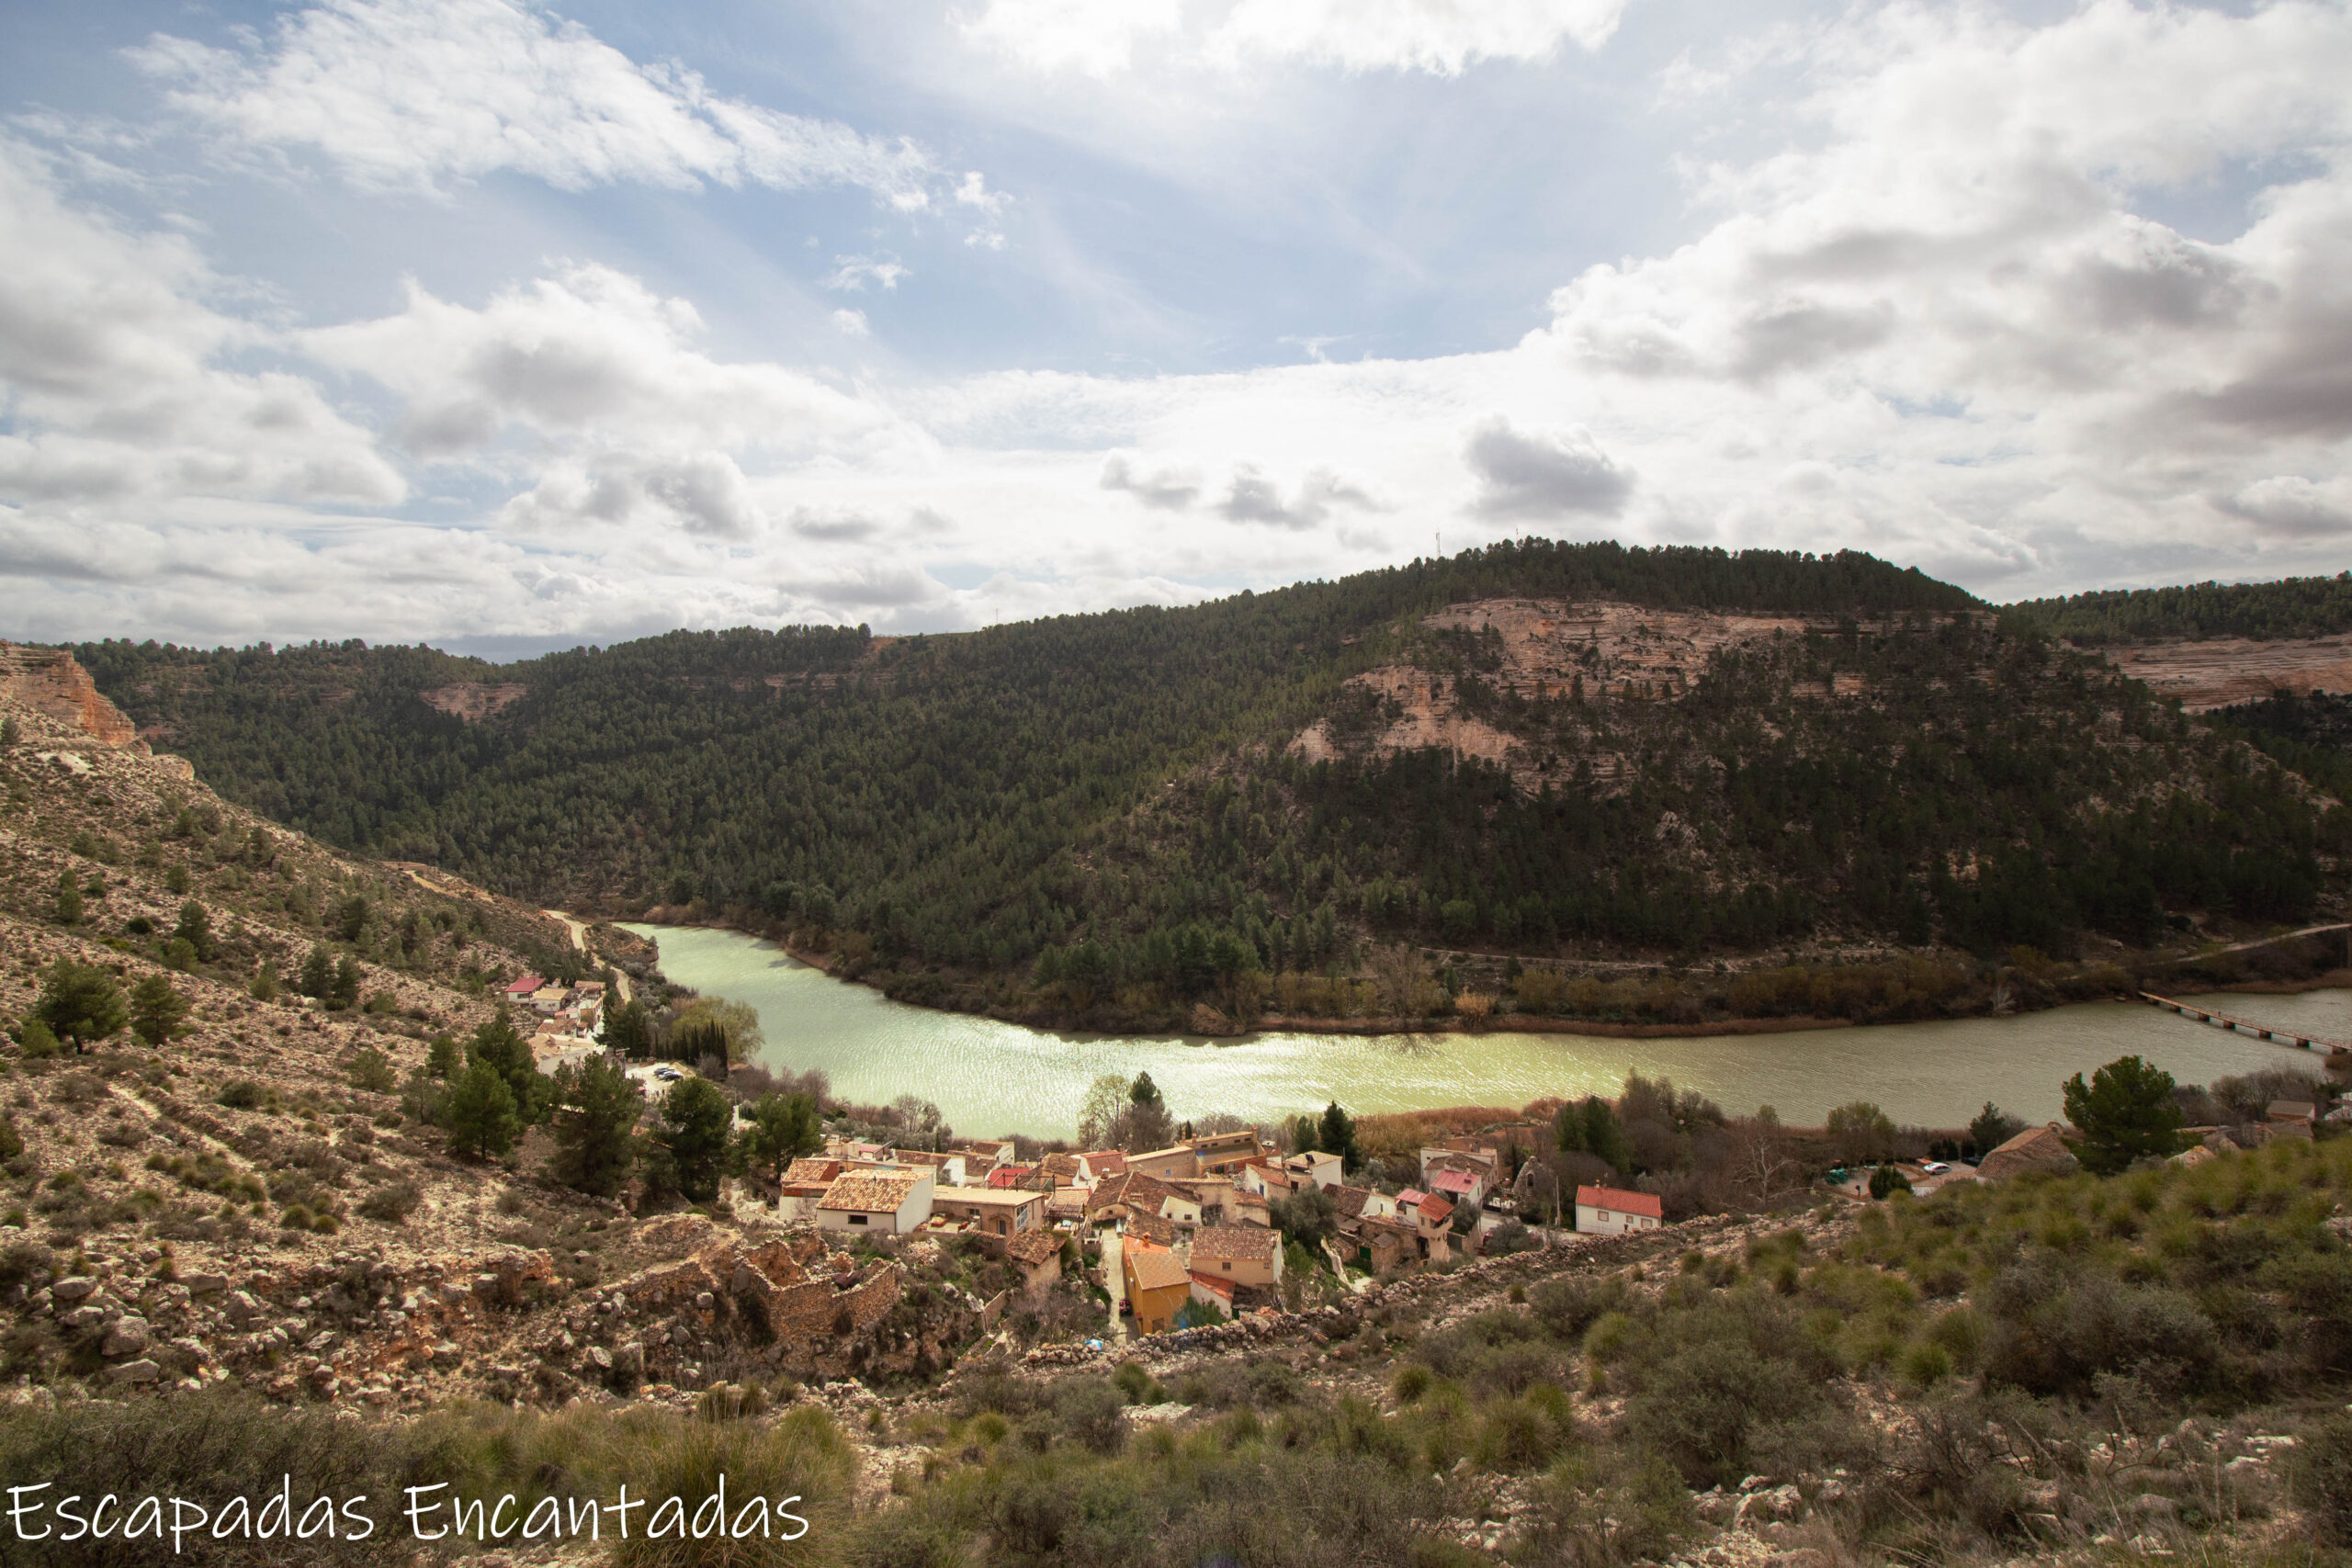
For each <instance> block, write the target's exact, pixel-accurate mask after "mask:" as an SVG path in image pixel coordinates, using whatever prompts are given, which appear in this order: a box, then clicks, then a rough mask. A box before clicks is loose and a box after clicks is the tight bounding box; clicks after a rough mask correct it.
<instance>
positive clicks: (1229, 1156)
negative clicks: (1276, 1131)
mask: <svg viewBox="0 0 2352 1568" xmlns="http://www.w3.org/2000/svg"><path fill="white" fill-rule="evenodd" d="M1189 1143H1190V1145H1191V1148H1192V1151H1193V1158H1194V1159H1195V1160H1196V1161H1197V1162H1198V1163H1199V1169H1200V1173H1201V1174H1202V1175H1204V1176H1210V1175H1215V1174H1217V1173H1219V1172H1222V1171H1227V1170H1231V1169H1233V1168H1235V1167H1236V1166H1238V1165H1241V1164H1244V1163H1245V1162H1247V1161H1250V1160H1253V1159H1256V1158H1257V1157H1258V1155H1259V1148H1258V1134H1257V1133H1256V1131H1255V1130H1244V1131H1242V1132H1238V1133H1211V1134H1207V1135H1206V1136H1204V1137H1198V1138H1193V1139H1191V1140H1189Z"/></svg>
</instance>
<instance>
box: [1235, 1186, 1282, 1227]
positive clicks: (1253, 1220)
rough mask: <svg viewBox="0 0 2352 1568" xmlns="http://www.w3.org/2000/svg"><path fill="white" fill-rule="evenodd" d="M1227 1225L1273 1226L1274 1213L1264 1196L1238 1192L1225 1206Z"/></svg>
mask: <svg viewBox="0 0 2352 1568" xmlns="http://www.w3.org/2000/svg"><path fill="white" fill-rule="evenodd" d="M1225 1223H1226V1224H1229V1225H1256V1226H1264V1225H1271V1224H1273V1223H1274V1212H1273V1209H1272V1205H1270V1204H1269V1203H1267V1201H1266V1200H1265V1198H1264V1196H1263V1195H1262V1194H1261V1193H1256V1192H1236V1193H1235V1194H1234V1195H1233V1200H1232V1201H1230V1202H1228V1203H1227V1204H1226V1206H1225Z"/></svg>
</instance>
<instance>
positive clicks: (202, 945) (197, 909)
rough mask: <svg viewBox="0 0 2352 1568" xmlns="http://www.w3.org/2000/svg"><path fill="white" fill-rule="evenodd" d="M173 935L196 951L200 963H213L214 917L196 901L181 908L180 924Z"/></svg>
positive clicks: (189, 901)
mask: <svg viewBox="0 0 2352 1568" xmlns="http://www.w3.org/2000/svg"><path fill="white" fill-rule="evenodd" d="M172 935H173V936H174V937H175V938H176V939H178V940H179V941H182V942H187V944H188V946H189V947H190V948H191V949H193V950H194V951H195V953H196V957H197V962H198V963H199V964H209V963H211V962H212V952H213V948H212V916H211V914H210V912H209V911H208V910H207V909H206V908H205V907H204V906H203V905H201V904H199V903H198V902H197V901H196V900H195V899H193V898H191V899H189V900H188V901H187V903H185V904H183V905H181V906H180V923H179V924H178V925H177V926H175V927H174V928H173V930H172Z"/></svg>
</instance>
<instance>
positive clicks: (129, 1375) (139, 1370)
mask: <svg viewBox="0 0 2352 1568" xmlns="http://www.w3.org/2000/svg"><path fill="white" fill-rule="evenodd" d="M163 1375H164V1369H163V1368H161V1367H159V1366H157V1365H156V1364H155V1363H154V1362H153V1361H150V1360H147V1359H143V1358H142V1359H139V1360H136V1361H117V1362H116V1363H115V1364H114V1365H113V1366H111V1367H108V1368H107V1377H109V1378H112V1379H113V1380H114V1381H115V1382H154V1381H155V1380H156V1379H157V1378H160V1377H162V1376H163Z"/></svg>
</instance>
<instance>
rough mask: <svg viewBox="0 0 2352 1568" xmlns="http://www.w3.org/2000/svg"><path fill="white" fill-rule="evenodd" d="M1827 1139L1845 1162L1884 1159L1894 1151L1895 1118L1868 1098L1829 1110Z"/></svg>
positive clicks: (1857, 1162) (1861, 1162) (1854, 1162)
mask: <svg viewBox="0 0 2352 1568" xmlns="http://www.w3.org/2000/svg"><path fill="white" fill-rule="evenodd" d="M1828 1131H1829V1139H1830V1142H1832V1143H1834V1144H1836V1145H1838V1158H1839V1159H1841V1160H1843V1161H1844V1162H1845V1163H1846V1164H1848V1165H1861V1164H1863V1163H1865V1162H1867V1161H1871V1160H1883V1159H1885V1158H1887V1157H1888V1156H1891V1155H1893V1154H1894V1118H1893V1117H1891V1116H1889V1115H1888V1114H1887V1113H1886V1112H1885V1111H1881V1110H1880V1109H1879V1108H1878V1107H1877V1106H1875V1105H1873V1104H1871V1102H1870V1101H1869V1100H1853V1101H1850V1102H1849V1103H1848V1104H1845V1105H1840V1106H1838V1108H1837V1109H1835V1110H1833V1111H1830V1112H1829V1127H1828Z"/></svg>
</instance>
